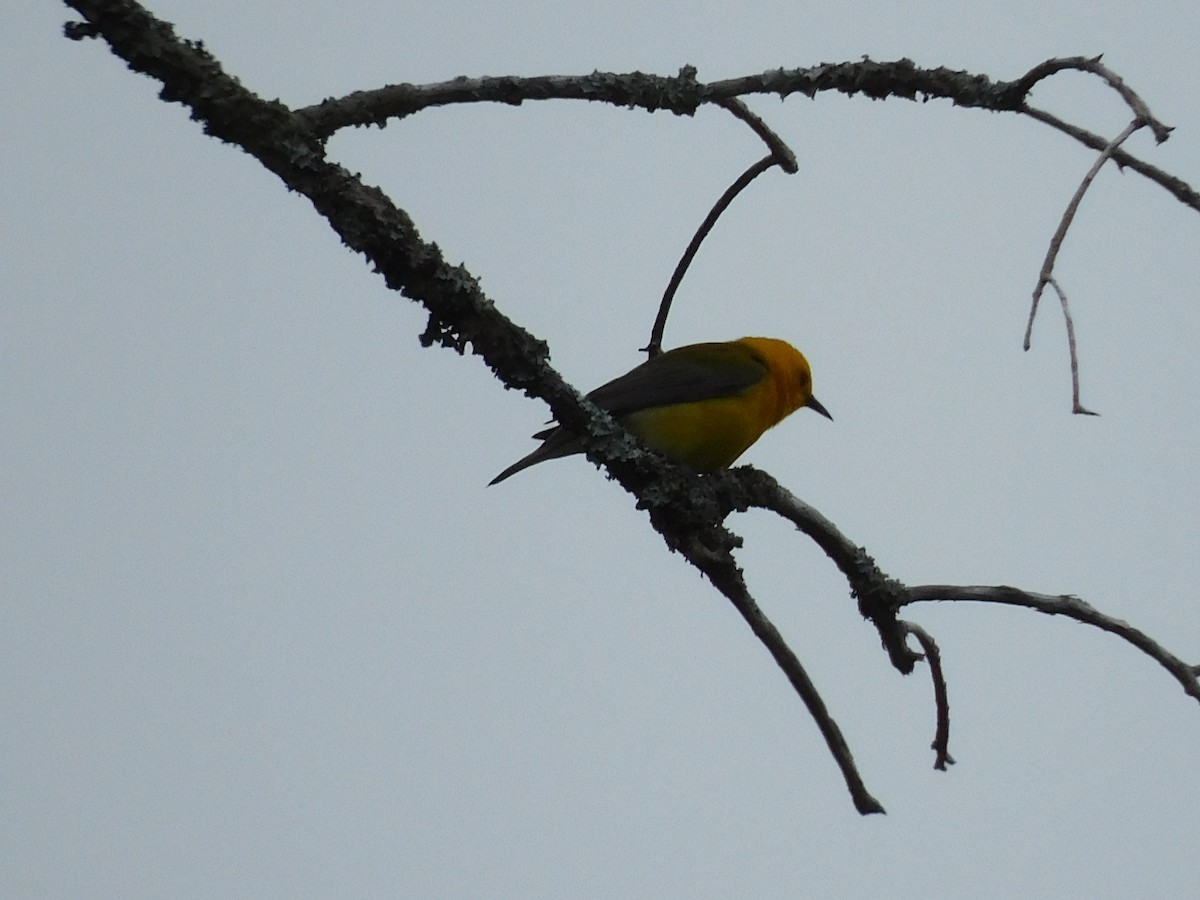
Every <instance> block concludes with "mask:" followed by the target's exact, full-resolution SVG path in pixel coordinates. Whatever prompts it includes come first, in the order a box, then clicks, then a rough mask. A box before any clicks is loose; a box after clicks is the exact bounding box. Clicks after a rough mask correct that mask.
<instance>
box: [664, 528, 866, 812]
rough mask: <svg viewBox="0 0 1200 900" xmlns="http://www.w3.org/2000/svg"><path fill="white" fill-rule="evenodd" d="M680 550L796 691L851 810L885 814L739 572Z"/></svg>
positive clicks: (699, 554)
mask: <svg viewBox="0 0 1200 900" xmlns="http://www.w3.org/2000/svg"><path fill="white" fill-rule="evenodd" d="M679 549H680V552H682V553H683V554H684V555H685V556H687V558H688V559H689V560H690V561H691V562H692V564H693V565H695V566H696V567H697V568H698V569H700V570H701V571H702V572H704V574H705V575H707V576H708V579H709V581H711V582H712V583H713V585H714V586H715V587H716V588H717V589H718V590H719V591H720V592H721V593H722V594H724V595H725V596H726V597H727V598H728V599H729V601H730V602H731V603H732V604H733V605H734V607H735V608H736V609H737V611H738V612H739V613H740V614H741V616H742V618H743V619H745V620H746V624H748V625H749V626H750V630H751V631H753V632H754V634H755V636H756V637H757V638H758V639H759V640H760V641H761V642H762V643H763V645H764V646H765V647H766V648H767V650H769V651H770V653H771V656H773V657H774V658H775V662H776V663H777V664H778V665H779V668H781V669H782V670H783V672H784V674H785V675H787V678H788V681H790V682H791V683H792V687H794V688H795V689H796V693H797V694H799V695H800V698H801V699H802V700H803V701H804V705H805V706H806V707H808V711H809V713H810V714H811V715H812V717H813V719H814V720H815V721H816V723H817V727H818V728H819V729H820V731H821V735H822V737H824V738H825V743H826V745H827V746H828V747H829V752H830V753H832V754H833V758H834V760H835V761H836V762H837V764H838V768H839V769H841V771H842V777H843V778H844V779H845V782H846V787H847V788H848V789H849V791H850V796H851V798H852V799H853V801H854V808H855V809H856V810H858V812H859V813H861V814H862V815H864V816H865V815H869V814H871V813H882V812H885V811H886V810H884V808H883V805H882V804H881V803H880V802H879V801H878V800H876V799H875V798H874V797H872V796H871V794H870V792H869V791H868V790H867V788H866V785H865V784H863V780H862V776H861V775H859V773H858V769H857V767H856V766H855V764H854V756H853V755H852V754H851V752H850V747H849V746H848V745H847V744H846V739H845V738H844V737H843V736H842V732H841V729H840V728H838V726H837V723H836V722H834V720H833V717H832V716H831V715H830V714H829V710H828V708H827V707H826V706H825V701H824V700H823V699H822V698H821V695H820V694H819V693H818V692H817V689H816V687H815V686H814V685H813V683H812V680H811V679H810V678H809V677H808V673H807V672H806V671H805V670H804V666H803V665H802V664H801V663H800V660H799V659H798V658H797V656H796V654H795V653H793V652H792V649H791V648H790V647H789V646H788V645H787V643H786V642H785V641H784V639H783V636H782V635H781V634H780V633H779V630H778V629H777V628H776V627H775V626H774V624H772V622H771V620H770V619H768V618H767V617H766V615H765V614H764V613H763V611H762V610H761V609H760V608H759V606H758V604H757V603H755V602H754V598H753V597H752V596H750V592H749V590H748V589H747V588H746V583H745V580H744V579H743V578H742V573H741V571H740V570H738V569H736V568H735V569H733V570H730V569H729V568H728V567H727V566H725V565H724V564H723V562H722V561H720V560H716V559H713V558H712V556H711V554H710V553H708V552H707V551H706V550H704V549H703V548H697V547H681V548H679ZM697 551H698V552H697Z"/></svg>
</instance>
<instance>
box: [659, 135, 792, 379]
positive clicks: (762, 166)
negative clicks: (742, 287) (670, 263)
mask: <svg viewBox="0 0 1200 900" xmlns="http://www.w3.org/2000/svg"><path fill="white" fill-rule="evenodd" d="M775 165H779V161H778V160H777V159H776V158H775V157H774V156H764V157H763V158H762V159H760V160H759V161H758V162H756V163H755V164H754V165H752V166H751V167H750V168H748V169H747V170H746V171H745V172H743V173H742V174H741V175H739V176H738V178H737V180H736V181H734V182H733V184H731V185H730V186H729V187H728V188H726V189H725V193H723V194H722V195H721V197H720V199H718V200H717V202H716V203H715V204H713V208H712V209H710V210H709V211H708V215H707V216H705V217H704V221H703V222H701V223H700V227H699V228H697V229H696V233H695V234H694V235H692V239H691V241H690V242H689V243H688V245H687V249H686V250H684V251H683V256H682V257H680V259H679V262H678V263H677V264H676V266H675V271H674V272H672V273H671V280H670V281H669V282H667V289H666V291H664V292H663V298H662V301H661V302H660V303H659V305H658V315H657V316H655V318H654V327H652V328H651V329H650V342H649V343H648V344H647V345H646V346H645V347H643V348H642V350H644V351H645V352H646V354H647V355H649V356H651V357H653V356H657V355H658V354H659V352H660V351H661V350H662V339H663V332H664V331H665V330H666V328H667V316H668V315H670V312H671V303H672V301H674V299H675V292H676V291H678V290H679V285H680V284H681V283H682V282H683V276H684V275H685V274H686V273H687V270H688V267H689V266H690V265H691V264H692V260H693V259H695V257H696V252H697V251H698V250H699V249H700V245H701V244H702V243H704V239H705V238H706V237H708V235H709V233H710V232H711V231H712V230H713V227H714V226H715V225H716V224H717V219H719V218H720V217H721V213H723V212H725V210H726V209H728V208H729V204H731V203H732V202H733V200H734V198H735V197H737V195H738V194H740V193H741V192H742V191H744V190H745V189H746V187H747V186H749V184H750V182H752V181H753V180H754V179H755V178H757V177H758V176H759V175H761V174H762V173H763V172H765V171H767V169H769V168H771V167H772V166H775Z"/></svg>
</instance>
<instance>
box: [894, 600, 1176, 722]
mask: <svg viewBox="0 0 1200 900" xmlns="http://www.w3.org/2000/svg"><path fill="white" fill-rule="evenodd" d="M907 594H908V596H907V598H906V599H905V600H904V601H903V604H902V605H907V604H909V603H921V602H931V601H933V602H948V601H967V600H969V601H975V602H979V603H1002V604H1006V605H1008V606H1024V607H1027V608H1028V609H1035V610H1037V611H1038V612H1043V613H1046V614H1047V615H1050V616H1067V617H1068V618H1071V619H1074V620H1075V621H1076V622H1083V623H1084V624H1085V625H1092V626H1094V627H1096V628H1099V629H1100V630H1101V631H1107V632H1109V633H1110V634H1115V635H1117V636H1118V637H1120V638H1123V639H1124V640H1126V641H1128V642H1129V643H1131V644H1133V646H1135V647H1137V648H1138V649H1139V650H1141V651H1142V652H1143V653H1145V654H1146V655H1147V656H1149V657H1150V658H1151V659H1153V660H1154V661H1155V662H1157V663H1158V664H1159V665H1161V666H1162V667H1163V668H1164V669H1166V670H1167V671H1168V672H1170V673H1171V675H1173V676H1174V677H1175V680H1176V681H1178V682H1179V683H1180V685H1182V686H1183V690H1184V692H1185V693H1186V694H1187V695H1188V696H1189V697H1192V698H1193V699H1195V700H1196V701H1198V702H1200V667H1194V666H1190V665H1188V664H1187V663H1185V662H1184V661H1183V660H1181V659H1179V658H1178V657H1177V656H1175V655H1173V654H1171V653H1168V652H1167V651H1166V650H1165V649H1163V647H1162V646H1161V645H1160V644H1159V643H1158V642H1157V641H1155V640H1153V639H1152V638H1150V637H1149V636H1148V635H1146V634H1145V632H1142V631H1139V630H1138V629H1137V628H1134V627H1133V626H1132V625H1130V624H1129V623H1127V622H1123V621H1121V620H1120V619H1115V618H1113V617H1112V616H1108V615H1105V614H1104V613H1102V612H1100V611H1099V610H1097V609H1095V608H1094V607H1092V606H1090V605H1089V604H1087V603H1085V602H1084V601H1083V600H1080V599H1079V598H1078V597H1074V596H1071V595H1070V594H1059V595H1057V596H1056V595H1051V594H1035V593H1033V592H1032V591H1023V590H1020V589H1018V588H1014V587H1007V586H1005V585H999V586H996V587H981V586H973V585H972V586H961V585H950V584H922V585H917V586H916V587H911V588H908V590H907Z"/></svg>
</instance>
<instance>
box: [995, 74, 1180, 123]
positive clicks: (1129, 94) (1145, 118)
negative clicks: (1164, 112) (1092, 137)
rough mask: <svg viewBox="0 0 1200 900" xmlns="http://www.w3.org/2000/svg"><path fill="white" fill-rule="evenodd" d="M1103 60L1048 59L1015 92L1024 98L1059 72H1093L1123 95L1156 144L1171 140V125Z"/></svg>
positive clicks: (1024, 77)
mask: <svg viewBox="0 0 1200 900" xmlns="http://www.w3.org/2000/svg"><path fill="white" fill-rule="evenodd" d="M1100 60H1101V57H1099V56H1094V57H1091V58H1088V57H1085V56H1067V57H1061V58H1058V59H1048V60H1046V61H1045V62H1043V63H1039V64H1038V65H1036V66H1034V67H1033V68H1032V69H1030V70H1029V71H1028V72H1026V73H1025V74H1024V75H1022V76H1021V77H1020V78H1018V79H1017V80H1016V81H1015V82H1013V85H1012V89H1013V90H1014V91H1016V92H1019V93H1020V94H1021V96H1022V97H1024V96H1025V95H1026V94H1028V93H1029V92H1030V91H1031V90H1032V89H1033V86H1034V85H1035V84H1037V83H1038V82H1039V81H1041V80H1042V79H1044V78H1048V77H1050V76H1051V75H1054V74H1056V73H1058V72H1063V71H1066V70H1068V69H1074V70H1076V71H1079V72H1090V73H1092V74H1093V75H1099V76H1100V77H1101V78H1103V79H1104V80H1105V81H1106V82H1108V84H1109V86H1110V87H1111V88H1112V89H1113V90H1114V91H1116V92H1117V93H1118V94H1120V95H1121V99H1122V100H1124V101H1125V103H1126V105H1127V106H1128V107H1129V109H1130V111H1132V112H1133V117H1134V119H1135V120H1137V121H1139V122H1142V123H1144V124H1146V125H1148V126H1149V127H1150V130H1151V131H1153V132H1154V140H1155V141H1157V142H1158V143H1160V144H1161V143H1162V142H1163V141H1165V140H1166V139H1167V138H1169V137H1170V136H1171V131H1172V130H1173V129H1172V128H1171V126H1169V125H1164V124H1163V123H1162V122H1160V121H1159V120H1158V119H1156V118H1155V117H1154V114H1153V113H1151V112H1150V107H1149V106H1147V105H1146V101H1145V100H1143V99H1142V98H1141V97H1139V96H1138V95H1137V93H1136V92H1135V91H1134V90H1133V88H1131V87H1129V85H1127V84H1126V83H1125V80H1124V79H1123V78H1121V76H1120V75H1118V74H1117V73H1116V72H1114V71H1113V70H1112V69H1110V68H1108V66H1106V65H1104V64H1103V63H1102V62H1100Z"/></svg>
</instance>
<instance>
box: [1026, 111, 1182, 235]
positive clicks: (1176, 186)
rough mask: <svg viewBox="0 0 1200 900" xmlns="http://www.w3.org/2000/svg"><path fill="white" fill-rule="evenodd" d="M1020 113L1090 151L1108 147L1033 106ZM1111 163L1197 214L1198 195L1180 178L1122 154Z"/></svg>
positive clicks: (1104, 141)
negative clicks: (1150, 183)
mask: <svg viewBox="0 0 1200 900" xmlns="http://www.w3.org/2000/svg"><path fill="white" fill-rule="evenodd" d="M1021 112H1022V113H1023V114H1025V115H1027V116H1029V117H1030V118H1031V119H1036V120H1037V121H1039V122H1042V123H1043V124H1045V125H1049V126H1050V127H1051V128H1055V129H1058V130H1059V131H1061V132H1062V133H1063V134H1065V135H1067V136H1068V137H1071V138H1074V139H1075V140H1077V141H1079V143H1081V144H1083V145H1084V146H1085V147H1090V148H1092V149H1093V150H1103V149H1104V148H1105V147H1107V146H1108V143H1109V142H1108V140H1107V139H1106V138H1103V137H1101V136H1100V135H1098V134H1094V133H1092V132H1090V131H1087V130H1086V129H1083V128H1080V127H1079V126H1078V125H1072V124H1071V123H1070V122H1064V121H1063V120H1062V119H1060V118H1058V117H1057V116H1055V115H1054V114H1053V113H1048V112H1046V111H1045V110H1044V109H1038V108H1036V107H1033V106H1025V107H1023V108H1022V109H1021ZM1112 158H1113V162H1115V163H1116V164H1117V165H1118V166H1120V167H1122V168H1125V169H1133V171H1135V172H1137V173H1138V174H1139V175H1141V176H1143V177H1145V178H1148V179H1149V180H1150V181H1153V182H1154V183H1155V184H1157V185H1158V186H1159V187H1161V188H1163V189H1164V190H1166V191H1169V192H1170V193H1171V194H1173V195H1174V196H1175V199H1177V200H1178V201H1179V202H1180V203H1182V204H1184V205H1185V206H1190V207H1191V208H1192V209H1194V210H1196V211H1197V212H1200V192H1197V191H1195V190H1194V189H1193V188H1192V186H1191V185H1190V184H1188V183H1187V182H1186V181H1184V180H1183V179H1182V178H1176V177H1175V176H1174V175H1172V174H1170V173H1169V172H1165V171H1163V170H1162V169H1160V168H1159V167H1158V166H1152V165H1150V163H1148V162H1144V161H1143V160H1140V159H1138V158H1137V157H1136V156H1134V155H1132V154H1130V153H1126V152H1125V151H1124V150H1117V151H1115V152H1114V153H1113V155H1112Z"/></svg>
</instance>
